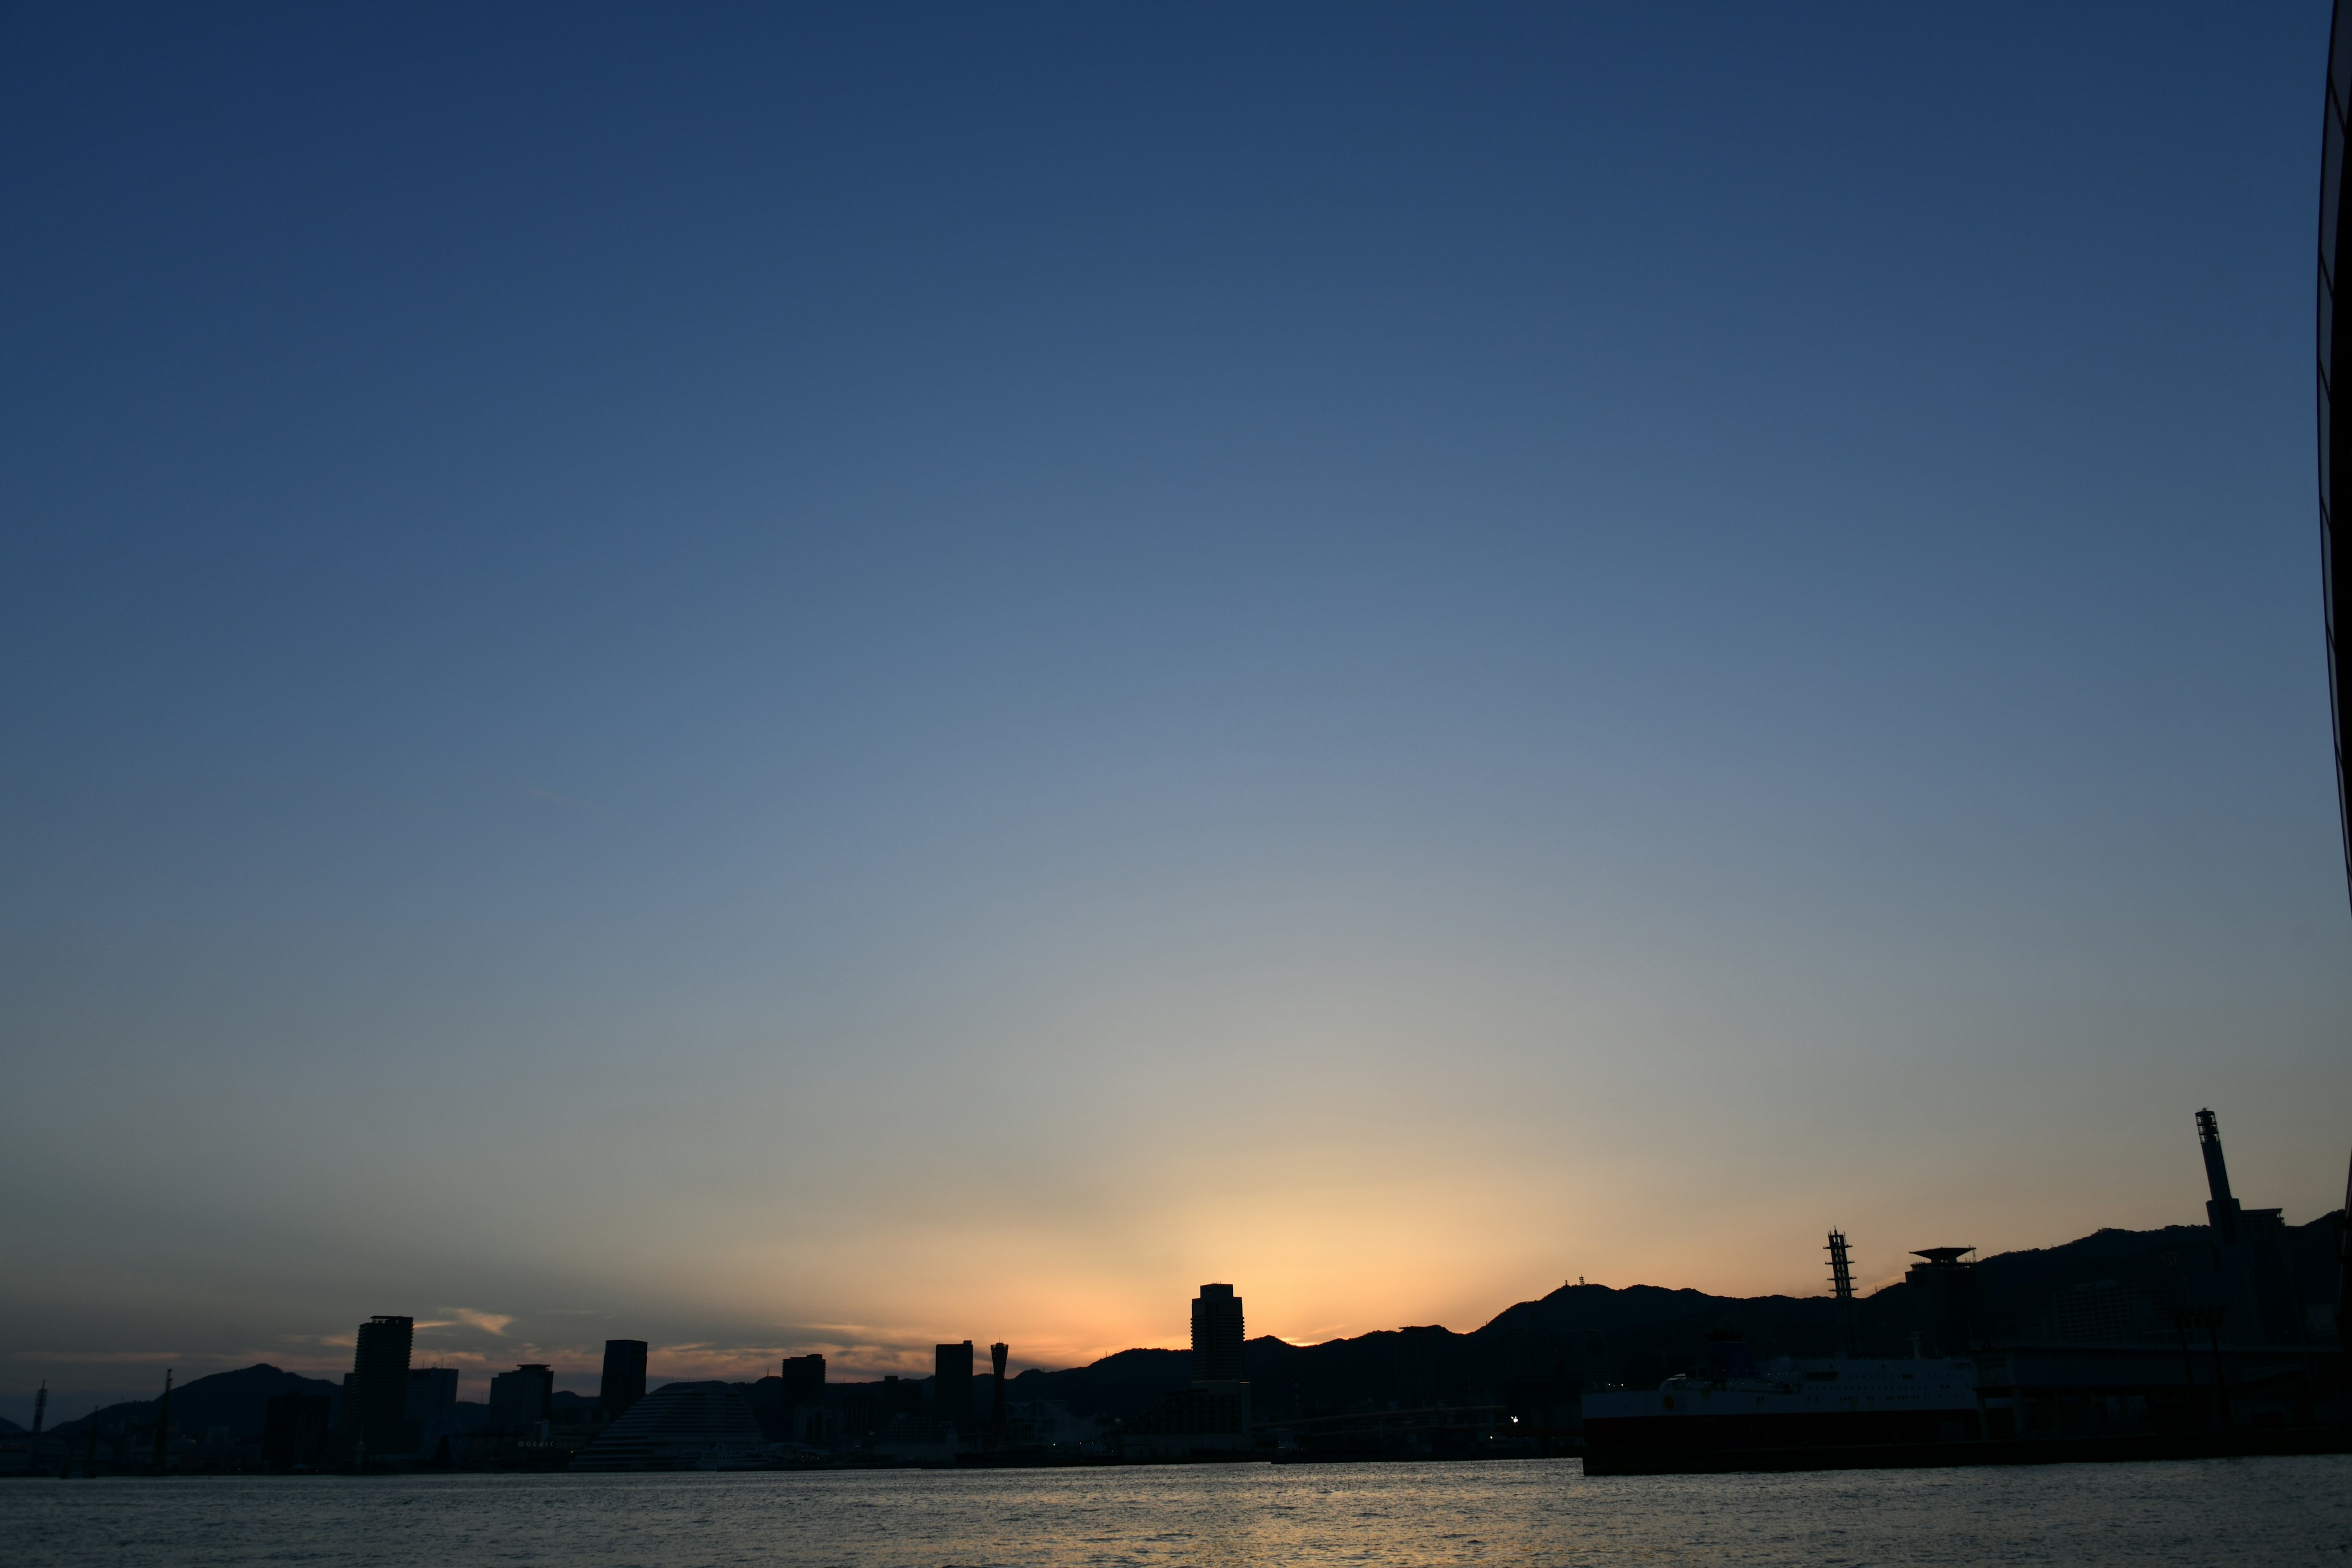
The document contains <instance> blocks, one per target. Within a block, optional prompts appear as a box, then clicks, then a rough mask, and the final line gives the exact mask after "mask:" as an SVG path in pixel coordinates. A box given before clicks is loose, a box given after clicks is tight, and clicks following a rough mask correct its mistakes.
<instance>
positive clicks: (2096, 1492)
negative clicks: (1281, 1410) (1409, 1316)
mask: <svg viewBox="0 0 2352 1568" xmlns="http://www.w3.org/2000/svg"><path fill="white" fill-rule="evenodd" d="M2347 1559H2352V1458H2346V1457H2340V1456H2329V1457H2325V1458H2258V1459H2212V1460H2195V1461H2184V1462H2179V1463H2165V1464H2120V1465H2052V1466H2046V1467H2034V1468H1999V1469H1992V1468H1987V1469H1962V1470H1849V1471H1841V1472H1836V1473H1832V1474H1822V1475H1762V1476H1638V1477H1622V1478H1619V1477H1608V1478H1588V1477H1586V1476H1585V1475H1584V1473H1583V1471H1582V1468H1581V1467H1580V1465H1579V1464H1578V1463H1577V1462H1576V1461H1575V1460H1572V1459H1559V1460H1526V1461H1516V1462H1495V1463H1486V1464H1429V1465H1311V1466H1310V1465H1298V1466H1282V1467H1276V1466H1269V1465H1217V1466H1197V1467H1195V1466H1175V1467H1164V1468H1121V1469H1084V1470H1076V1469H1073V1470H992V1471H990V1470H982V1471H970V1470H967V1471H924V1470H873V1471H795V1472H755V1473H750V1474H677V1475H580V1476H571V1475H418V1476H381V1477H368V1478H341V1477H330V1476H320V1477H301V1476H289V1477H222V1478H210V1479H205V1478H193V1477H192V1478H184V1479H163V1480H138V1479H119V1480H107V1479H100V1480H72V1481H58V1480H8V1481H0V1563H6V1564H9V1565H10V1568H52V1565H58V1568H66V1565H70V1568H80V1565H81V1564H86V1563H104V1564H109V1565H118V1564H119V1565H121V1568H146V1565H149V1564H152V1565H154V1568H202V1565H207V1564H227V1563H235V1564H239V1565H243V1564H253V1563H262V1564H275V1563H288V1564H298V1563H299V1564H336V1565H341V1564H362V1563H368V1564H403V1565H404V1564H411V1563H415V1564H433V1565H436V1568H443V1565H446V1568H493V1565H495V1568H521V1565H528V1564H537V1563H545V1564H550V1565H551V1568H553V1565H561V1568H700V1565H702V1564H721V1563H761V1564H773V1565H778V1568H801V1565H803V1564H806V1565H810V1568H817V1565H829V1564H836V1563H839V1564H855V1565H857V1568H868V1565H872V1568H899V1565H902V1564H903V1565H906V1568H916V1565H920V1568H943V1565H970V1568H979V1565H983V1564H1033V1563H1034V1564H1045V1565H1051V1568H1061V1565H1065V1564H1067V1565H1070V1568H1076V1565H1079V1564H1085V1565H1088V1568H1094V1565H1101V1564H1125V1563H1136V1564H1161V1563H1206V1564H1217V1565H1220V1568H1223V1565H1235V1568H1238V1565H1242V1564H1253V1565H1255V1564H1261V1563H1263V1564H1293V1563H1306V1564H1315V1563H1381V1564H1388V1563H1402V1564H1419V1563H1540V1564H1547V1565H1550V1564H1558V1565H1560V1568H1568V1565H1570V1564H1576V1565H1586V1564H1589V1565H1591V1568H1616V1565H1618V1564H1628V1565H1631V1564H1643V1565H1644V1568H1654V1565H1656V1564H1660V1563H1764V1564H1778V1563H1788V1564H1791V1565H1795V1564H1802V1565H1803V1568H1832V1565H1837V1564H1855V1565H1865V1564H1866V1565H1871V1568H1877V1565H1880V1564H1887V1563H1937V1564H1943V1563H1950V1564H1967V1565H1969V1568H1976V1565H1979V1564H1986V1563H2003V1564H2009V1563H2017V1564H2038V1563H2049V1564H2065V1565H2067V1568H2103V1565H2105V1564H2118V1563H2200V1564H2208V1563H2210V1564H2260V1565H2263V1568H2268V1565H2271V1564H2301V1563H2337V1564H2341V1563H2346V1562H2347Z"/></svg>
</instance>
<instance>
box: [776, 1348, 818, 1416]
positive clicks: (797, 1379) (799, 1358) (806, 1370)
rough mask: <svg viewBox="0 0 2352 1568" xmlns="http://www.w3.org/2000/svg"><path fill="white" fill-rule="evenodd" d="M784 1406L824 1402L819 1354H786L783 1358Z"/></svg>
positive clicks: (786, 1407)
mask: <svg viewBox="0 0 2352 1568" xmlns="http://www.w3.org/2000/svg"><path fill="white" fill-rule="evenodd" d="M783 1371H784V1408H785V1409H787V1410H790V1409H792V1408H793V1406H794V1405H823V1404H824V1357H823V1356H821V1355H788V1356H786V1357H785V1358H784V1368H783Z"/></svg>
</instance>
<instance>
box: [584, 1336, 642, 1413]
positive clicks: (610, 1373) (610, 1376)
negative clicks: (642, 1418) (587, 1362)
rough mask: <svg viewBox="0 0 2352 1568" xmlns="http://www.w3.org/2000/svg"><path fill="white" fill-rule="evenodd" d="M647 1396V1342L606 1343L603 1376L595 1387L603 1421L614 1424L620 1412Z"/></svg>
mask: <svg viewBox="0 0 2352 1568" xmlns="http://www.w3.org/2000/svg"><path fill="white" fill-rule="evenodd" d="M645 1396H646V1342H645V1341H643V1340H606V1341H605V1342H604V1379H603V1381H602V1382H600V1383H598V1384H597V1385H596V1403H597V1404H598V1405H602V1406H603V1407H604V1419H605V1420H607V1421H617V1420H619V1419H620V1418H621V1413H622V1412H623V1411H625V1410H626V1409H627V1408H628V1407H629V1406H630V1405H635V1403H636V1402H637V1401H638V1400H640V1399H643V1398H644V1397H645Z"/></svg>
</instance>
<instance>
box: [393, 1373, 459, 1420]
mask: <svg viewBox="0 0 2352 1568" xmlns="http://www.w3.org/2000/svg"><path fill="white" fill-rule="evenodd" d="M455 1409H457V1368H456V1367H454V1366H412V1367H410V1368H409V1369H408V1396H407V1400H406V1402H405V1404H404V1406H403V1408H402V1414H404V1415H406V1416H407V1417H408V1419H410V1420H411V1421H415V1422H418V1423H421V1424H424V1425H427V1426H429V1425H431V1424H432V1423H434V1422H436V1421H440V1420H445V1419H446V1418H447V1417H448V1415H449V1414H450V1412H452V1411H454V1410H455Z"/></svg>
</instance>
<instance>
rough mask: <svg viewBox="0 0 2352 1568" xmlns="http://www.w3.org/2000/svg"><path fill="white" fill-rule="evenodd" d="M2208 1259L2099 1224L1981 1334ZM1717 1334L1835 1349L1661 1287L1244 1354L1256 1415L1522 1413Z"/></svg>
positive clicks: (1780, 1322) (2172, 1241)
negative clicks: (2079, 1288) (2062, 1294)
mask: <svg viewBox="0 0 2352 1568" xmlns="http://www.w3.org/2000/svg"><path fill="white" fill-rule="evenodd" d="M2337 1218H2338V1216H2337V1215H2324V1216H2322V1217H2321V1218H2319V1219H2315V1220H2313V1221H2312V1222H2310V1223H2309V1224H2308V1225H2303V1226H2292V1227H2290V1228H2289V1232H2288V1247H2289V1251H2290V1255H2291V1257H2292V1258H2293V1261H2294V1272H2295V1279H2296V1284H2297V1286H2298V1288H2299V1289H2300V1291H2301V1293H2302V1295H2303V1297H2304V1299H2305V1300H2307V1301H2311V1302H2332V1301H2333V1300H2334V1299H2335V1289H2336V1276H2335V1247H2336V1225H2337ZM1872 1261H1873V1263H1874V1264H1876V1263H1877V1262H1878V1261H1879V1260H1877V1259H1873V1260H1872ZM2210 1267H2211V1264H2210V1237H2209V1235H2208V1233H2207V1231H2206V1230H2205V1228H2204V1227H2203V1226H2168V1227H2166V1228H2164V1229H2161V1230H2147V1231H2129V1230H2102V1231H2099V1232H2097V1233H2095V1235H2091V1236H2086V1237H2082V1238H2080V1239H2078V1240H2075V1241H2070V1242H2067V1243H2065V1244H2064V1245H2063V1246H2059V1247H2037V1248H2030V1249H2027V1250H2024V1251H2020V1252H2004V1253H1996V1254H1994V1255H1993V1256H1992V1257H1990V1258H1985V1259H1983V1260H1982V1261H1981V1262H1979V1264H1978V1265H1977V1270H1976V1278H1977V1290H1978V1298H1979V1329H1980V1331H1983V1332H1986V1333H1989V1334H1992V1335H1995V1336H1999V1337H2003V1338H2011V1339H2018V1338H2032V1337H2035V1336H2036V1335H2038V1334H2040V1333H2041V1332H2042V1331H2043V1329H2044V1320H2045V1317H2046V1314H2047V1313H2048V1311H2049V1309H2050V1305H2051V1301H2052V1299H2053V1297H2055V1296H2056V1295H2057V1293H2058V1292H2059V1291H2061V1290H2063V1289H2066V1288H2067V1287H2068V1286H2072V1285H2084V1284H2090V1283H2094V1282H2095V1281H2099V1280H2105V1279H2113V1280H2116V1281H2117V1282H2119V1283H2122V1284H2125V1285H2127V1286H2129V1287H2130V1288H2131V1289H2134V1290H2136V1291H2137V1292H2139V1293H2140V1295H2141V1296H2143V1297H2144V1298H2146V1299H2147V1301H2148V1302H2149V1304H2150V1307H2151V1310H2160V1309H2161V1308H2162V1307H2163V1306H2165V1305H2167V1304H2168V1303H2169V1302H2171V1301H2173V1300H2179V1299H2180V1298H2181V1295H2182V1293H2183V1291H2184V1290H2185V1289H2188V1288H2189V1286H2190V1285H2191V1284H2192V1283H2194V1282H2195V1281H2197V1280H2199V1279H2200V1278H2201V1275H2202V1273H2203V1271H2206V1270H2210ZM1922 1316H1923V1303H1921V1302H1920V1301H1918V1300H1916V1292H1915V1291H1914V1289H1913V1288H1912V1287H1910V1286H1908V1285H1906V1284H1902V1283H1897V1284H1894V1285H1890V1286H1888V1287H1886V1288H1885V1289H1881V1290H1878V1291H1875V1292H1874V1293H1873V1294H1871V1295H1869V1296H1868V1297H1866V1298H1864V1300H1863V1301H1862V1304H1861V1311H1860V1313H1859V1317H1860V1319H1861V1327H1862V1332H1863V1349H1864V1352H1866V1353H1870V1354H1877V1355H1905V1354H1908V1353H1909V1351H1910V1342H1909V1338H1908V1336H1909V1334H1910V1332H1911V1331H1913V1330H1914V1329H1916V1328H1918V1327H1920V1326H1921V1319H1922ZM1719 1330H1730V1331H1736V1332H1738V1334H1739V1335H1740V1336H1741V1337H1742V1338H1744V1339H1746V1340H1747V1341H1748V1343H1749V1344H1750V1346H1751V1347H1753V1349H1754V1350H1755V1352H1757V1353H1758V1354H1759V1355H1795V1356H1825V1355H1830V1354H1832V1353H1834V1352H1835V1351H1836V1349H1837V1345H1838V1340H1839V1334H1838V1324H1837V1318H1836V1311H1835V1308H1834V1305H1833V1303H1832V1301H1831V1300H1830V1298H1829V1296H1828V1295H1827V1294H1826V1292H1825V1293H1824V1294H1822V1295H1820V1296H1803V1297H1800V1296H1744V1297H1743V1296H1711V1295H1708V1294H1707V1293H1706V1292H1705V1291H1702V1290H1687V1289H1665V1288H1664V1287H1660V1286H1655V1285H1629V1286H1625V1287H1622V1288H1612V1287H1610V1286H1606V1285H1563V1286H1561V1287H1560V1288H1559V1289H1557V1290H1554V1291H1552V1292H1551V1293H1550V1294H1549V1295H1547V1296H1544V1297H1541V1298H1539V1299H1538V1300H1533V1301H1521V1302H1518V1303H1517V1304H1516V1305H1514V1306H1511V1307H1507V1308H1505V1309H1504V1310H1502V1311H1500V1312H1497V1313H1496V1315H1495V1316H1494V1317H1493V1318H1491V1319H1490V1320H1488V1321H1486V1323H1485V1324H1483V1325H1482V1326H1480V1327H1479V1328H1477V1329H1476V1330H1474V1331H1471V1332H1469V1333H1466V1334H1465V1333H1456V1332H1454V1331H1453V1330H1451V1329H1446V1328H1441V1327H1437V1326H1434V1325H1432V1326H1427V1327H1420V1328H1404V1329H1386V1330H1382V1331H1379V1332H1376V1333H1369V1334H1361V1335H1358V1336H1357V1337H1355V1338H1353V1339H1345V1340H1331V1341H1327V1342H1324V1343H1322V1344H1316V1345H1293V1344H1287V1343H1286V1342H1283V1341H1281V1340H1277V1339H1274V1338H1271V1337H1267V1338H1264V1339H1255V1340H1252V1341H1250V1342H1248V1343H1247V1344H1246V1345H1244V1347H1243V1360H1244V1370H1245V1372H1246V1373H1248V1376H1249V1379H1250V1383H1251V1396H1252V1401H1253V1405H1254V1408H1255V1412H1256V1414H1257V1415H1259V1417H1260V1418H1261V1419H1263V1418H1266V1417H1274V1416H1280V1415H1292V1414H1295V1415H1328V1414H1335V1413H1338V1412H1340V1411H1346V1410H1363V1409H1373V1408H1378V1407H1382V1406H1387V1405H1395V1406H1397V1407H1399V1408H1412V1407H1413V1406H1416V1405H1428V1404H1438V1403H1444V1404H1499V1405H1508V1406H1510V1407H1511V1408H1513V1409H1514V1410H1515V1411H1522V1412H1524V1411H1529V1410H1540V1409H1543V1408H1546V1407H1550V1406H1557V1405H1561V1404H1564V1403H1566V1402H1568V1401H1570V1400H1572V1399H1573V1398H1574V1397H1575V1394H1577V1392H1578V1391H1580V1389H1583V1388H1587V1387H1591V1386H1593V1385H1595V1384H1608V1383H1624V1384H1634V1385H1636V1386H1639V1385H1643V1384H1655V1383H1657V1382H1659V1381H1661V1380H1663V1379H1664V1378H1665V1377H1666V1376H1668V1375H1670V1374H1671V1373H1675V1372H1679V1371H1684V1370H1687V1369H1688V1368H1690V1367H1692V1366H1694V1365H1696V1364H1699V1363H1702V1362H1703V1361H1704V1360H1705V1358H1706V1336H1707V1335H1708V1334H1709V1333H1710V1332H1713V1331H1719ZM1191 1377H1192V1357H1191V1355H1190V1354H1189V1353H1188V1352H1184V1351H1173V1350H1131V1351H1121V1352H1118V1354H1116V1355H1112V1356H1106V1357H1104V1358H1103V1359H1102V1360H1101V1361H1098V1362H1096V1363H1093V1364H1092V1365H1090V1366H1083V1367H1071V1368H1066V1369H1065V1370H1062V1371H1058V1372H1045V1371H1034V1370H1033V1371H1030V1372H1024V1373H1021V1374H1020V1376H1018V1377H1016V1378H1014V1379H1013V1381H1012V1384H1011V1385H1010V1387H1009V1389H1008V1391H1007V1392H1008V1393H1009V1394H1011V1395H1012V1396H1013V1398H1015V1399H1051V1400H1055V1401H1056V1402H1058V1403H1060V1404H1062V1405H1067V1406H1068V1407H1069V1408H1070V1410H1072V1411H1073V1412H1074V1413H1076V1414H1077V1415H1086V1416H1092V1417H1096V1418H1098V1419H1123V1418H1127V1417H1130V1416H1133V1415H1137V1414H1139V1413H1140V1412H1141V1411H1142V1410H1143V1409H1144V1408H1145V1407H1147V1406H1148V1405H1150V1403H1151V1402H1152V1401H1153V1400H1154V1399H1156V1398H1158V1397H1159V1396H1160V1394H1164V1393H1166V1392H1168V1391H1170V1390H1171V1389H1176V1388H1181V1387H1183V1386H1184V1385H1185V1384H1186V1383H1187V1382H1188V1381H1189V1380H1190V1379H1191Z"/></svg>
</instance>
